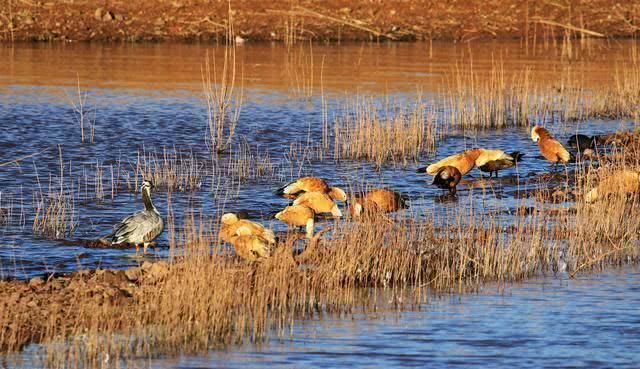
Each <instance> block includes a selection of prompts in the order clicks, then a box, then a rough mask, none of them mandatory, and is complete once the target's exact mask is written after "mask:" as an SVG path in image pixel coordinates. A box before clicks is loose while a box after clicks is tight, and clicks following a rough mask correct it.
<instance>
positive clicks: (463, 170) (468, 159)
mask: <svg viewBox="0 0 640 369" xmlns="http://www.w3.org/2000/svg"><path fill="white" fill-rule="evenodd" d="M483 151H484V150H483V149H471V150H466V151H464V152H461V153H458V154H454V155H451V156H447V157H446V158H444V159H441V160H439V161H437V162H435V163H433V164H431V165H429V166H428V167H426V168H420V169H418V173H425V172H426V173H427V174H429V175H432V176H434V175H436V173H438V171H439V170H440V169H441V168H443V167H454V168H456V169H458V171H460V174H461V175H465V174H467V173H469V171H471V169H473V167H474V166H475V165H476V159H478V157H480V155H481V154H482V153H483Z"/></svg>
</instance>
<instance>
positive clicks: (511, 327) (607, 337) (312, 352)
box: [145, 267, 640, 369]
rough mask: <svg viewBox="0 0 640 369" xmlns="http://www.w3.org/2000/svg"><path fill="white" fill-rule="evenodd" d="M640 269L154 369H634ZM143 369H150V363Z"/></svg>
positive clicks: (331, 326) (425, 309) (467, 300)
mask: <svg viewBox="0 0 640 369" xmlns="http://www.w3.org/2000/svg"><path fill="white" fill-rule="evenodd" d="M639 286H640V269H638V268H636V267H627V268H622V269H613V270H609V271H607V272H603V273H601V274H597V275H592V276H580V277H579V278H577V279H571V280H569V279H566V276H562V275H560V276H557V277H554V276H549V277H547V278H539V279H534V280H530V281H528V282H525V283H522V284H518V285H515V286H513V287H510V288H507V289H506V290H501V289H499V288H498V287H497V286H495V285H489V286H485V287H484V289H483V291H481V292H480V293H479V294H471V295H463V296H444V297H440V298H435V299H433V300H431V301H430V302H429V304H426V305H423V306H422V307H421V309H420V310H419V311H410V312H402V313H394V312H378V313H375V314H371V315H361V314H356V315H354V316H353V317H351V316H349V317H346V318H343V319H337V318H332V317H326V318H323V319H318V320H311V321H304V322H300V323H298V324H297V326H296V327H295V329H294V331H293V332H292V337H291V338H284V339H277V338H274V339H271V340H270V341H268V342H266V343H263V344H260V345H243V346H239V347H233V348H231V349H229V350H226V351H215V352H212V353H211V354H209V355H205V356H198V357H178V358H163V359H157V360H151V361H150V362H149V363H147V364H150V367H152V368H158V369H160V368H182V369H189V368H268V367H273V366H277V367H279V368H353V367H357V368H389V367H429V368H451V367H456V368H474V367H479V366H481V367H492V368H637V367H638V363H639V362H640V353H639V352H638V350H637V347H638V345H640V310H638V309H637V306H638V304H639V303H640V287H639ZM145 365H146V364H145Z"/></svg>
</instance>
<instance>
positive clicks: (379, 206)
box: [349, 188, 408, 218]
mask: <svg viewBox="0 0 640 369" xmlns="http://www.w3.org/2000/svg"><path fill="white" fill-rule="evenodd" d="M407 207H408V206H407V198H406V196H404V195H403V194H401V193H400V192H398V191H394V190H390V189H386V188H376V189H373V190H371V191H368V192H366V193H364V194H357V195H355V196H353V198H352V200H351V202H350V204H349V213H350V214H351V216H352V217H354V218H357V217H360V216H361V215H362V214H363V213H366V214H370V215H371V214H380V213H391V212H394V211H398V210H400V209H404V208H407Z"/></svg>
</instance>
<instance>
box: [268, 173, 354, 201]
mask: <svg viewBox="0 0 640 369" xmlns="http://www.w3.org/2000/svg"><path fill="white" fill-rule="evenodd" d="M305 192H321V193H325V194H327V195H329V196H330V197H331V198H332V199H334V200H338V201H345V200H347V194H346V193H345V192H344V191H343V190H342V189H341V188H339V187H330V186H329V185H328V184H327V182H326V181H325V180H324V179H322V178H318V177H302V178H298V179H297V180H295V181H293V182H291V183H287V184H286V185H284V186H282V187H280V188H278V189H277V190H276V191H275V192H274V193H275V194H276V195H279V196H284V197H286V198H288V199H295V198H297V197H298V196H300V195H302V194H303V193H305Z"/></svg>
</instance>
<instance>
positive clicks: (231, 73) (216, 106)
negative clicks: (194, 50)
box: [202, 26, 244, 155]
mask: <svg viewBox="0 0 640 369" xmlns="http://www.w3.org/2000/svg"><path fill="white" fill-rule="evenodd" d="M211 61H212V63H213V69H212V66H211V63H210V62H209V55H208V54H207V58H206V60H205V64H204V67H203V70H202V89H203V93H204V98H205V101H206V103H207V129H208V133H209V137H208V144H209V148H210V150H211V152H212V154H216V155H217V154H220V153H223V152H225V151H227V150H228V149H229V148H230V146H231V145H232V143H233V137H234V135H235V130H236V126H237V124H238V120H239V119H240V112H241V110H242V100H243V92H244V88H243V85H242V83H243V79H242V77H240V82H241V86H240V90H239V91H236V83H237V81H236V78H238V77H237V62H236V45H235V41H234V33H233V28H232V26H229V33H228V36H227V43H226V44H225V47H224V59H223V65H222V70H221V71H220V72H218V70H217V65H216V58H215V55H213V56H212V57H211Z"/></svg>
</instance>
